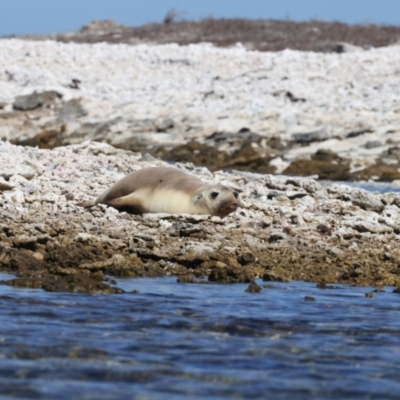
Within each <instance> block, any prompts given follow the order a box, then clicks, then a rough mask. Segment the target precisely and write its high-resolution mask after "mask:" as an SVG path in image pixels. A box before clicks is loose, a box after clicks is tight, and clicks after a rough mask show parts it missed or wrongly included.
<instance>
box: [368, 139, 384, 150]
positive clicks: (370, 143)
mask: <svg viewBox="0 0 400 400" xmlns="http://www.w3.org/2000/svg"><path fill="white" fill-rule="evenodd" d="M381 146H382V142H380V141H379V140H369V141H368V142H366V143H365V145H364V147H365V148H366V149H375V148H376V147H381Z"/></svg>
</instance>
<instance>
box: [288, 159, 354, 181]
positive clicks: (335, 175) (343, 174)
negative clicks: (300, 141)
mask: <svg viewBox="0 0 400 400" xmlns="http://www.w3.org/2000/svg"><path fill="white" fill-rule="evenodd" d="M283 174H284V175H293V176H311V175H318V177H319V179H329V180H332V181H337V180H341V181H346V180H348V179H349V176H350V163H349V162H347V161H346V162H342V163H339V164H336V163H332V162H326V161H319V160H305V159H299V160H294V161H292V163H291V164H290V165H289V166H288V167H287V168H286V169H285V170H284V171H283Z"/></svg>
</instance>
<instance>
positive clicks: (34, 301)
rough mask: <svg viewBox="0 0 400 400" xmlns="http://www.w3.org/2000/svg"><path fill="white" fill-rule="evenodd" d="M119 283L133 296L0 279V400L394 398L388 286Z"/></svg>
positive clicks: (395, 362) (398, 339)
mask: <svg viewBox="0 0 400 400" xmlns="http://www.w3.org/2000/svg"><path fill="white" fill-rule="evenodd" d="M1 278H2V279H4V278H7V277H4V276H3V277H1ZM258 283H259V284H261V285H262V282H260V281H259V282H258ZM118 285H119V286H121V287H123V288H124V289H125V290H128V291H131V290H138V291H139V293H137V294H133V293H126V294H121V295H112V296H106V295H82V294H67V293H61V294H60V293H46V292H43V291H39V290H27V289H15V288H11V287H7V286H1V296H0V393H1V396H0V398H1V399H21V398H27V399H28V398H29V399H59V400H61V399H99V400H100V399H204V398H210V399H248V398H253V399H254V398H256V399H265V398H271V399H292V398H293V399H294V398H296V399H309V398H315V399H373V398H379V399H383V398H384V399H398V398H399V393H400V380H399V376H400V363H399V359H400V295H399V294H396V293H393V288H385V290H384V291H382V292H376V293H374V296H375V297H374V298H367V297H365V293H367V292H371V290H372V289H371V288H359V287H349V286H344V285H335V286H332V287H331V288H327V289H319V288H317V287H316V285H315V284H312V283H305V282H291V283H274V285H273V286H274V287H273V288H268V289H267V288H266V289H263V290H262V292H261V293H257V294H251V293H247V292H245V289H246V287H247V285H245V284H236V285H216V284H181V283H176V278H140V279H129V280H119V281H118ZM306 296H308V297H307V298H308V300H306ZM310 297H312V298H313V299H314V300H313V299H309V298H310ZM310 300H311V301H310Z"/></svg>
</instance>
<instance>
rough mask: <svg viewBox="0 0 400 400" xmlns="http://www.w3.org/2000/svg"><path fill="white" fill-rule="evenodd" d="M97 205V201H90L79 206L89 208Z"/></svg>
mask: <svg viewBox="0 0 400 400" xmlns="http://www.w3.org/2000/svg"><path fill="white" fill-rule="evenodd" d="M95 204H96V200H88V201H82V203H78V204H77V206H80V207H83V208H89V207H93V206H94V205H95Z"/></svg>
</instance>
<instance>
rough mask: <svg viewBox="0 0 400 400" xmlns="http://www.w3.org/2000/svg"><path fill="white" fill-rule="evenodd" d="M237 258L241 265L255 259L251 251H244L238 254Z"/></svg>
mask: <svg viewBox="0 0 400 400" xmlns="http://www.w3.org/2000/svg"><path fill="white" fill-rule="evenodd" d="M237 260H238V262H239V264H241V265H248V264H251V263H253V262H254V261H255V260H256V258H255V257H254V255H253V254H251V253H244V254H241V255H240V256H238V258H237Z"/></svg>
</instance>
